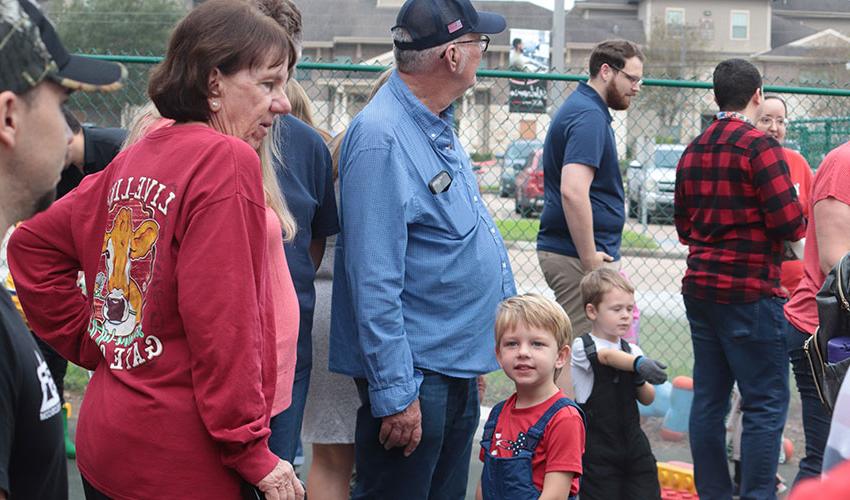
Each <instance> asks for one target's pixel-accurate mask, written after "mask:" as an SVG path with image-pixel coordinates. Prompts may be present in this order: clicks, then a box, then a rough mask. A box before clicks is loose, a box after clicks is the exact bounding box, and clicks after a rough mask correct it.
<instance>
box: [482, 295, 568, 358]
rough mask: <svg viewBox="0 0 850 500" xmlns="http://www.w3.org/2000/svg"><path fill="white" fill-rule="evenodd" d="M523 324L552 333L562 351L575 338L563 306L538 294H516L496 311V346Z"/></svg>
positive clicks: (503, 302) (504, 301) (502, 303)
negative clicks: (508, 333)
mask: <svg viewBox="0 0 850 500" xmlns="http://www.w3.org/2000/svg"><path fill="white" fill-rule="evenodd" d="M520 325H524V326H530V327H532V328H540V329H541V330H546V331H547V332H549V333H551V334H552V336H553V337H554V338H555V341H556V342H557V344H558V349H559V350H560V349H561V348H562V347H564V346H565V345H569V344H570V343H571V342H572V341H573V326H572V323H570V317H569V316H567V313H566V312H564V308H562V307H561V306H560V305H558V303H557V302H555V301H553V300H550V299H547V298H546V297H544V296H542V295H539V294H536V293H527V294H524V295H517V296H515V297H511V298H509V299H505V300H503V301H502V302H501V303H500V304H499V308H498V309H497V310H496V345H497V346H498V345H499V342H500V341H501V340H502V337H503V336H504V335H505V333H507V332H509V331H511V330H513V329H515V328H516V327H518V326H520Z"/></svg>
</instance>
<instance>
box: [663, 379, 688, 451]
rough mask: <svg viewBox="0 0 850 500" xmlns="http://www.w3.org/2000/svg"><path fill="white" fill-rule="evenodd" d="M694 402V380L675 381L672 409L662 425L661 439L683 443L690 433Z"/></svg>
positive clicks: (671, 401)
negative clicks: (689, 426)
mask: <svg viewBox="0 0 850 500" xmlns="http://www.w3.org/2000/svg"><path fill="white" fill-rule="evenodd" d="M693 400H694V379H692V378H691V377H685V376H679V377H676V378H674V379H673V388H672V390H671V391H670V409H669V410H668V411H667V413H666V415H665V416H664V423H662V424H661V431H660V434H661V437H662V439H666V440H668V441H681V440H683V439H685V435H686V434H687V432H688V419H689V418H690V415H691V403H692V402H693Z"/></svg>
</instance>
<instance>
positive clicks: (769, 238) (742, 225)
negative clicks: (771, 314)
mask: <svg viewBox="0 0 850 500" xmlns="http://www.w3.org/2000/svg"><path fill="white" fill-rule="evenodd" d="M675 220H676V231H677V232H678V234H679V241H681V242H682V243H684V244H685V245H688V247H689V249H688V269H687V271H686V272H685V277H684V279H683V280H682V294H684V295H687V296H690V297H694V298H697V299H702V300H709V301H712V302H719V303H725V304H732V303H743V302H753V301H756V300H758V299H760V298H762V297H765V296H771V295H777V296H784V294H783V292H782V290H781V288H780V286H779V266H780V263H781V260H782V253H783V242H784V241H785V240H790V241H796V240H799V239H800V238H802V237H803V236H804V235H805V221H804V219H803V210H802V207H801V206H800V203H799V202H798V201H797V193H796V191H795V190H794V186H793V184H792V183H791V178H790V177H789V174H788V165H787V164H786V162H785V154H784V153H783V151H782V147H781V146H780V145H779V143H778V142H776V140H775V139H773V138H772V137H768V136H766V135H765V134H764V133H762V132H760V131H758V130H756V129H755V127H753V126H752V125H750V124H749V123H746V122H744V121H742V120H739V119H736V118H726V119H719V120H715V121H714V123H712V124H711V126H709V127H708V128H707V129H706V130H705V131H704V132H703V133H702V134H700V135H699V137H697V138H696V139H694V141H693V142H692V143H691V144H690V145H689V146H688V147H687V149H686V150H685V152H684V154H683V155H682V158H681V159H680V160H679V165H678V166H677V167H676V197H675Z"/></svg>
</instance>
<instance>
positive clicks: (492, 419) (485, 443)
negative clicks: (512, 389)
mask: <svg viewBox="0 0 850 500" xmlns="http://www.w3.org/2000/svg"><path fill="white" fill-rule="evenodd" d="M504 406H505V402H504V401H502V402H500V403H499V404H497V405H496V406H494V407H493V409H492V410H490V416H488V417H487V423H486V424H484V433H483V434H482V435H481V447H482V448H484V454H485V455H487V454H489V453H490V441H491V440H492V439H493V432H495V430H496V422H498V421H499V414H500V413H502V408H503V407H504Z"/></svg>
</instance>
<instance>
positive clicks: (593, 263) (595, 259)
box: [581, 252, 614, 273]
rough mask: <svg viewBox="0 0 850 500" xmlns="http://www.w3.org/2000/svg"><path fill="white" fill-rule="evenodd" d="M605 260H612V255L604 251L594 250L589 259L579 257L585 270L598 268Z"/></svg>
mask: <svg viewBox="0 0 850 500" xmlns="http://www.w3.org/2000/svg"><path fill="white" fill-rule="evenodd" d="M605 262H614V257H611V256H610V255H608V254H607V253H605V252H596V253H595V254H593V255H592V256H591V257H590V259H589V260H588V259H581V267H583V268H584V270H585V272H588V273H589V272H591V271H593V270H595V269H599V268H600V267H602V264H604V263H605Z"/></svg>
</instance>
